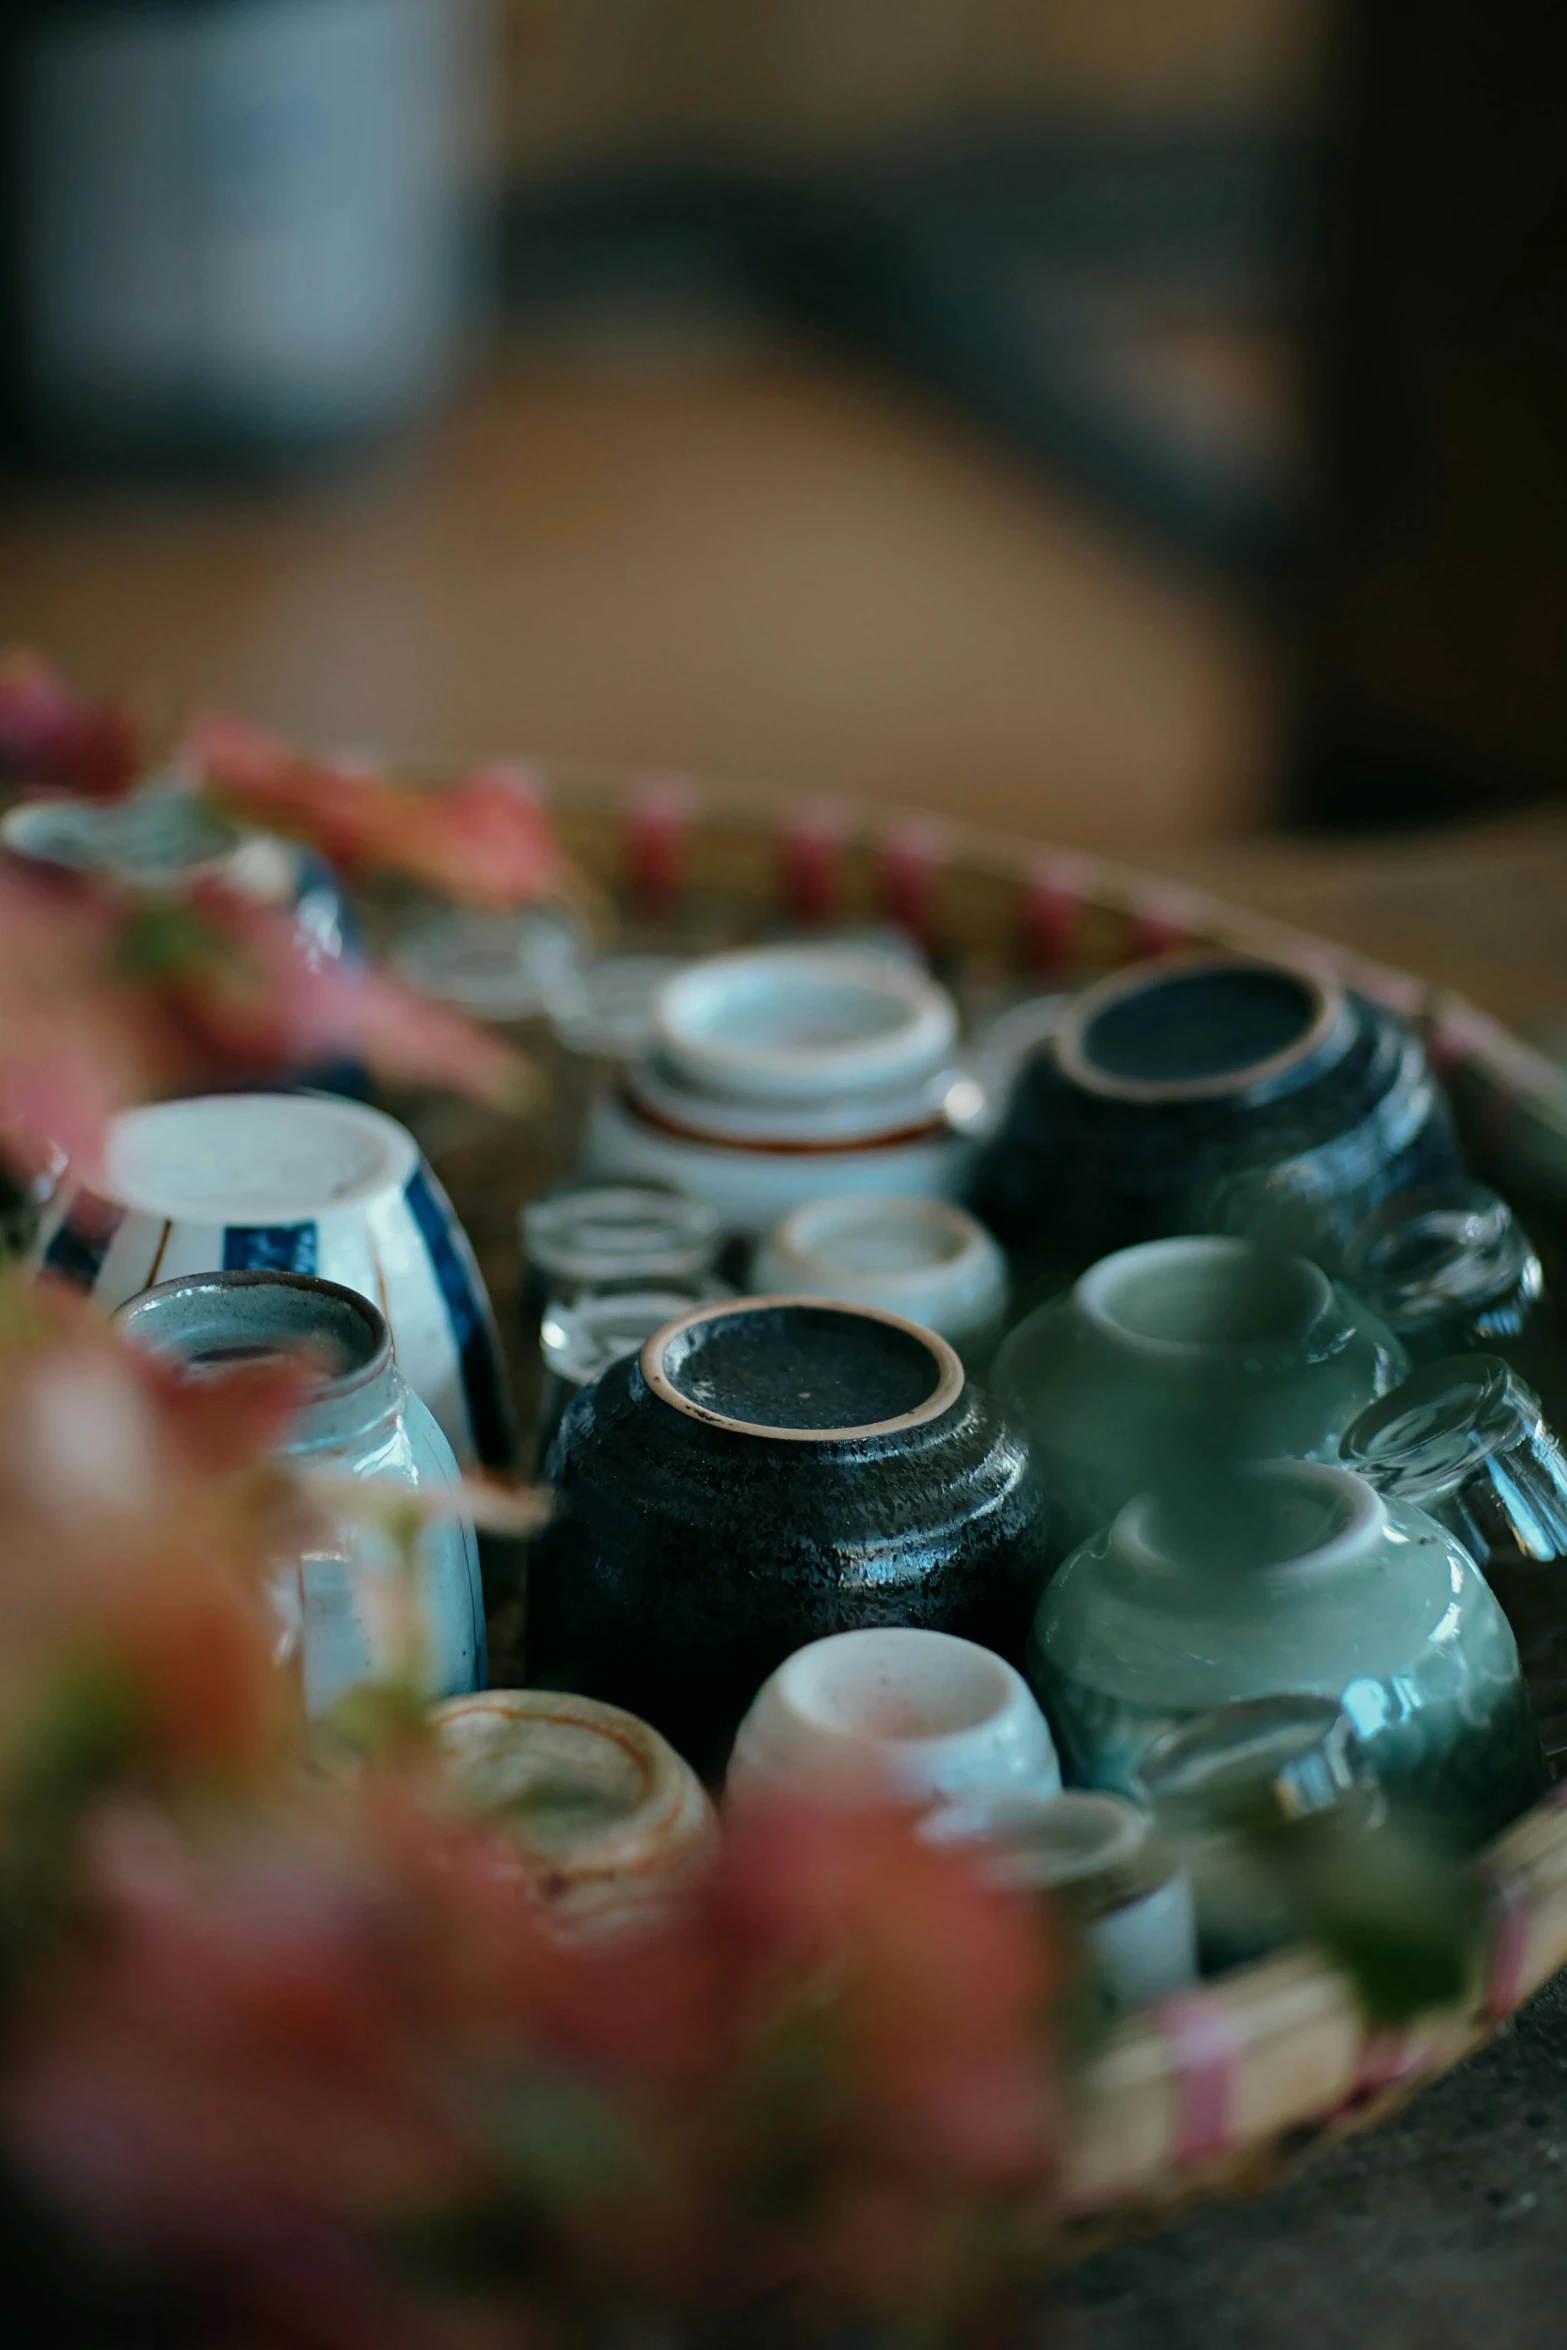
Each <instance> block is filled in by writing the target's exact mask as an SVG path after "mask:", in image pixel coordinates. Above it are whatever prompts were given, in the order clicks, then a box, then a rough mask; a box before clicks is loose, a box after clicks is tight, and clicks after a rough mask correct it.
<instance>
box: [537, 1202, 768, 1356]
mask: <svg viewBox="0 0 1567 2350" xmlns="http://www.w3.org/2000/svg"><path fill="white" fill-rule="evenodd" d="M519 1224H520V1228H521V1234H522V1257H523V1268H524V1270H523V1281H522V1302H521V1307H520V1335H521V1340H522V1344H523V1346H524V1347H525V1348H527V1349H528V1350H530V1351H531V1350H533V1349H535V1348H538V1347H539V1346H541V1345H542V1330H543V1322H544V1317H545V1313H546V1311H547V1309H548V1308H550V1307H551V1306H559V1305H571V1304H572V1303H574V1301H575V1300H576V1299H577V1298H579V1297H587V1296H591V1295H593V1294H594V1293H596V1292H600V1291H608V1290H615V1289H622V1290H647V1289H667V1288H670V1287H673V1288H675V1289H679V1290H684V1288H685V1287H686V1286H687V1284H689V1283H692V1282H698V1283H700V1282H702V1281H704V1280H706V1279H707V1277H708V1276H709V1275H710V1274H711V1272H712V1270H713V1266H714V1264H715V1262H716V1260H717V1257H718V1252H719V1250H720V1248H721V1247H722V1246H723V1239H724V1235H723V1228H722V1226H721V1225H720V1223H719V1220H718V1217H717V1215H716V1213H715V1212H714V1210H713V1209H712V1208H710V1207H709V1206H708V1205H707V1203H706V1201H705V1200H699V1199H693V1198H692V1197H691V1195H690V1194H689V1193H688V1192H683V1191H679V1190H677V1189H676V1188H675V1186H674V1185H673V1184H662V1183H576V1184H567V1185H563V1186H562V1187H561V1188H560V1189H559V1190H556V1191H551V1192H546V1193H545V1195H544V1197H543V1198H542V1199H536V1200H530V1201H529V1202H528V1205H527V1206H526V1207H525V1208H524V1209H523V1211H522V1214H521V1216H520V1218H519ZM717 1294H718V1295H719V1296H723V1295H724V1294H725V1292H724V1291H722V1290H720V1291H719V1292H718V1293H717Z"/></svg>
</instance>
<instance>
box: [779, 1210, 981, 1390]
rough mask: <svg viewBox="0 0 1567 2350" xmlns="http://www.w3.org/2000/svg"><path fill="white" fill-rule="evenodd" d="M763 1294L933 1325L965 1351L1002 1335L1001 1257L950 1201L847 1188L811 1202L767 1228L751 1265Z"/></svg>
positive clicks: (970, 1356) (969, 1356)
mask: <svg viewBox="0 0 1567 2350" xmlns="http://www.w3.org/2000/svg"><path fill="white" fill-rule="evenodd" d="M751 1279H752V1283H753V1286H754V1287H755V1288H756V1289H757V1290H758V1291H760V1292H764V1293H766V1294H767V1295H770V1296H780V1297H781V1296H790V1295H793V1296H796V1297H840V1298H844V1299H847V1300H848V1302H849V1303H850V1304H852V1305H862V1306H881V1307H883V1308H884V1309H885V1310H886V1311H887V1312H888V1313H891V1314H902V1315H903V1316H904V1317H905V1319H906V1320H908V1321H910V1322H923V1323H924V1325H925V1327H926V1328H927V1329H928V1330H936V1331H939V1332H940V1334H941V1336H942V1337H943V1338H948V1339H950V1340H951V1341H952V1344H953V1345H954V1346H955V1347H956V1348H957V1349H958V1352H959V1353H960V1354H961V1355H962V1356H963V1357H964V1359H965V1361H970V1362H972V1361H975V1360H978V1359H981V1358H983V1357H984V1356H985V1355H986V1354H988V1352H989V1350H990V1348H991V1347H992V1346H993V1344H994V1342H995V1340H996V1339H997V1338H999V1337H1000V1335H1001V1325H1002V1321H1003V1318H1004V1316H1005V1313H1006V1306H1007V1263H1006V1259H1005V1257H1004V1256H1003V1255H1002V1253H1001V1251H1000V1249H999V1248H998V1247H997V1246H996V1243H995V1241H994V1240H993V1239H992V1238H991V1236H990V1234H989V1233H988V1232H987V1231H986V1230H985V1227H984V1226H983V1224H979V1223H976V1221H975V1219H974V1218H973V1217H972V1216H971V1215H969V1214H968V1213H967V1211H966V1210H965V1209H963V1208H960V1207H957V1206H955V1205H954V1204H953V1202H952V1201H950V1200H935V1199H911V1198H906V1197H904V1198H900V1197H899V1196H897V1195H896V1194H893V1195H890V1196H889V1195H887V1194H884V1193H878V1192H870V1193H865V1194H859V1193H854V1192H851V1193H849V1194H848V1195H847V1196H846V1197H835V1198H830V1199H819V1200H813V1201H811V1202H810V1204H809V1205H808V1206H806V1207H803V1208H796V1209H795V1211H794V1214H793V1215H792V1216H786V1217H785V1218H784V1220H783V1222H782V1223H781V1224H780V1225H778V1226H777V1227H776V1229H775V1230H774V1231H772V1232H770V1233H769V1234H768V1236H767V1238H766V1239H765V1240H764V1241H763V1242H762V1244H761V1246H760V1248H758V1250H757V1252H756V1256H755V1258H754V1260H753V1263H752V1268H751Z"/></svg>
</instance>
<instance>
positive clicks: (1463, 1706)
mask: <svg viewBox="0 0 1567 2350" xmlns="http://www.w3.org/2000/svg"><path fill="white" fill-rule="evenodd" d="M1028 1673H1029V1678H1030V1680H1031V1681H1032V1682H1033V1685H1034V1687H1035V1689H1036V1691H1037V1692H1038V1694H1039V1697H1040V1699H1041V1702H1042V1703H1043V1705H1044V1707H1045V1711H1046V1713H1047V1714H1048V1715H1049V1717H1050V1720H1051V1723H1052V1726H1053V1727H1054V1730H1055V1733H1056V1738H1057V1741H1058V1743H1059V1745H1060V1747H1061V1752H1062V1758H1063V1763H1064V1766H1065V1768H1066V1771H1067V1774H1068V1776H1069V1777H1070V1778H1072V1779H1073V1780H1074V1781H1075V1782H1076V1783H1078V1784H1080V1785H1083V1786H1089V1787H1104V1788H1108V1789H1110V1790H1112V1791H1114V1792H1117V1793H1120V1794H1124V1795H1136V1794H1137V1792H1138V1774H1139V1771H1140V1769H1141V1766H1142V1762H1143V1758H1144V1756H1145V1755H1146V1754H1147V1752H1148V1750H1149V1748H1150V1747H1151V1746H1152V1744H1153V1742H1154V1740H1155V1739H1156V1738H1157V1737H1159V1736H1160V1735H1161V1734H1162V1733H1163V1732H1164V1731H1166V1730H1170V1729H1173V1728H1175V1727H1176V1726H1177V1725H1179V1724H1180V1723H1181V1722H1183V1721H1185V1720H1186V1719H1187V1718H1189V1717H1190V1716H1191V1715H1193V1714H1197V1713H1204V1712H1207V1711H1208V1710H1209V1709H1210V1708H1211V1707H1214V1706H1218V1705H1225V1704H1228V1703H1230V1702H1232V1701H1233V1700H1235V1699H1239V1698H1253V1697H1273V1696H1281V1695H1291V1694H1304V1695H1309V1696H1317V1697H1327V1698H1332V1699H1334V1700H1335V1701H1336V1702H1337V1703H1338V1704H1339V1705H1340V1706H1342V1708H1343V1710H1344V1711H1345V1713H1346V1714H1348V1716H1349V1718H1350V1720H1351V1722H1352V1723H1353V1724H1354V1726H1355V1729H1356V1730H1357V1732H1358V1733H1359V1736H1360V1739H1361V1741H1362V1743H1363V1745H1364V1747H1365V1749H1366V1752H1367V1755H1368V1757H1369V1759H1370V1762H1371V1765H1372V1768H1373V1770H1374V1771H1375V1772H1376V1774H1377V1777H1378V1778H1379V1780H1380V1781H1381V1784H1382V1786H1383V1787H1384V1788H1385V1789H1386V1791H1387V1793H1388V1795H1389V1796H1390V1797H1394V1796H1396V1797H1398V1798H1399V1799H1400V1800H1401V1801H1403V1802H1404V1803H1406V1804H1409V1805H1411V1806H1413V1807H1415V1808H1416V1809H1418V1810H1419V1811H1420V1813H1421V1814H1422V1815H1423V1816H1424V1817H1425V1818H1426V1819H1428V1820H1429V1821H1431V1822H1432V1823H1433V1824H1435V1825H1436V1826H1437V1827H1438V1828H1440V1829H1442V1830H1445V1831H1446V1832H1448V1833H1450V1834H1451V1835H1452V1837H1453V1838H1454V1840H1455V1841H1456V1842H1458V1843H1461V1844H1475V1843H1479V1842H1481V1841H1482V1840H1483V1839H1484V1838H1485V1837H1486V1836H1488V1835H1491V1834H1494V1833H1495V1832H1496V1831H1497V1830H1499V1829H1500V1828H1502V1827H1504V1826H1505V1825H1506V1823H1507V1822H1508V1821H1509V1820H1511V1819H1513V1818H1515V1817H1516V1816H1517V1814H1518V1813H1519V1812H1520V1811H1522V1810H1524V1809H1525V1808H1526V1807H1527V1806H1528V1805H1529V1804H1530V1803H1531V1802H1532V1801H1533V1800H1534V1798H1535V1797H1536V1795H1537V1794H1538V1793H1539V1791H1540V1788H1541V1785H1542V1775H1543V1766H1542V1758H1541V1754H1540V1742H1539V1737H1538V1734H1537V1732H1536V1730H1535V1727H1534V1721H1533V1717H1532V1715H1531V1714H1530V1711H1529V1705H1528V1700H1527V1698H1526V1696H1525V1694H1524V1687H1523V1682H1522V1679H1521V1677H1520V1673H1519V1666H1518V1651H1517V1648H1516V1647H1515V1645H1514V1642H1513V1636H1512V1633H1511V1632H1510V1630H1509V1629H1508V1625H1507V1619H1506V1617H1505V1616H1504V1615H1503V1613H1502V1610H1501V1607H1500V1606H1499V1605H1498V1603H1497V1601H1496V1599H1495V1598H1494V1596H1493V1595H1492V1593H1491V1592H1490V1591H1489V1590H1488V1589H1487V1588H1486V1585H1485V1582H1484V1580H1483V1578H1482V1577H1481V1575H1480V1573H1479V1570H1478V1569H1477V1568H1476V1567H1475V1565H1474V1562H1473V1561H1472V1560H1471V1559H1470V1558H1469V1556H1468V1554H1467V1552H1465V1551H1464V1550H1463V1548H1462V1547H1461V1545H1460V1544H1459V1543H1458V1542H1457V1541H1456V1540H1455V1539H1454V1538H1453V1536H1452V1535H1450V1534H1449V1533H1448V1532H1447V1531H1446V1529H1445V1528H1444V1527H1442V1526H1439V1525H1438V1524H1437V1522H1436V1521H1435V1519H1433V1518H1429V1517H1427V1516H1426V1514H1425V1513H1424V1511H1422V1510H1417V1509H1414V1508H1412V1507H1410V1506H1409V1505H1408V1504H1407V1503H1400V1502H1391V1503H1390V1502H1386V1501H1384V1500H1383V1498H1382V1496H1381V1495H1380V1494H1379V1493H1377V1492H1376V1490H1375V1489H1374V1487H1372V1486H1370V1485H1368V1484H1367V1483H1366V1481H1365V1480H1364V1478H1361V1477H1357V1476H1355V1475H1354V1474H1353V1473H1352V1472H1351V1471H1349V1470H1348V1469H1340V1468H1328V1467H1323V1466H1320V1465H1318V1464H1315V1463H1310V1462H1306V1461H1281V1462H1273V1463H1270V1464H1269V1465H1268V1466H1267V1467H1265V1468H1260V1469H1254V1470H1252V1471H1250V1472H1249V1473H1247V1474H1245V1475H1243V1476H1239V1477H1234V1478H1230V1479H1216V1480H1213V1481H1211V1482H1210V1484H1209V1485H1208V1487H1207V1489H1206V1490H1205V1491H1202V1490H1198V1489H1197V1488H1195V1487H1193V1488H1189V1489H1187V1490H1186V1491H1185V1492H1183V1493H1181V1494H1180V1495H1179V1496H1178V1497H1169V1496H1166V1497H1158V1496H1155V1495H1152V1494H1145V1495H1143V1496H1142V1497H1141V1498H1140V1499H1139V1500H1137V1501H1133V1502H1129V1503H1128V1504H1127V1506H1126V1508H1125V1509H1124V1510H1122V1511H1121V1513H1120V1515H1119V1516H1118V1517H1117V1518H1116V1520H1115V1521H1114V1523H1113V1524H1112V1525H1110V1526H1107V1527H1106V1528H1105V1529H1104V1530H1103V1532H1102V1533H1100V1534H1097V1535H1095V1536H1094V1537H1093V1539H1092V1540H1091V1541H1089V1542H1086V1543H1084V1544H1083V1545H1082V1546H1081V1548H1079V1549H1078V1550H1076V1551H1074V1552H1073V1554H1072V1556H1071V1557H1070V1558H1069V1559H1068V1560H1067V1561H1066V1564H1065V1565H1064V1566H1063V1567H1062V1568H1061V1569H1060V1571H1059V1572H1058V1573H1057V1574H1056V1575H1055V1576H1054V1578H1053V1579H1052V1580H1051V1582H1050V1583H1049V1584H1048V1585H1047V1586H1046V1589H1045V1592H1044V1596H1043V1598H1042V1599H1041V1601H1040V1606H1039V1612H1038V1614H1037V1616H1036V1618H1035V1621H1034V1629H1033V1634H1032V1636H1031V1639H1030V1643H1029V1652H1028Z"/></svg>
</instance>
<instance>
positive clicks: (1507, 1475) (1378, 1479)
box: [1342, 1354, 1567, 1778]
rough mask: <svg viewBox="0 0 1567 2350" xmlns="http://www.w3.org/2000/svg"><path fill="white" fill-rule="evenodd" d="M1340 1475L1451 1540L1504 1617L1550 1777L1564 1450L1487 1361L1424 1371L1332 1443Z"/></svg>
mask: <svg viewBox="0 0 1567 2350" xmlns="http://www.w3.org/2000/svg"><path fill="white" fill-rule="evenodd" d="M1342 1449H1343V1456H1344V1459H1345V1462H1346V1463H1347V1464H1348V1466H1350V1467H1351V1468H1354V1469H1358V1470H1359V1472H1360V1474H1361V1475H1362V1476H1363V1477H1365V1478H1366V1479H1367V1481H1368V1482H1369V1483H1371V1484H1373V1485H1375V1486H1377V1487H1378V1489H1379V1490H1380V1491H1381V1492H1382V1493H1384V1494H1386V1495H1389V1496H1391V1497H1393V1498H1396V1499H1398V1500H1402V1501H1409V1502H1413V1503H1415V1504H1416V1506H1417V1507H1418V1508H1420V1509H1423V1510H1425V1511H1426V1512H1427V1514H1428V1515H1429V1516H1431V1517H1434V1518H1436V1519H1438V1520H1439V1521H1440V1522H1441V1524H1443V1525H1444V1526H1446V1527H1447V1528H1448V1529H1449V1531H1450V1532H1451V1533H1453V1534H1456V1535H1457V1537H1458V1539H1459V1541H1460V1542H1461V1543H1462V1544H1463V1546H1464V1548H1465V1549H1466V1550H1467V1551H1468V1552H1469V1555H1470V1557H1471V1558H1472V1559H1473V1560H1474V1561H1475V1564H1476V1565H1477V1566H1478V1567H1479V1568H1480V1570H1481V1572H1482V1574H1483V1575H1484V1576H1485V1578H1486V1581H1487V1582H1488V1583H1489V1584H1490V1585H1491V1588H1492V1590H1493V1591H1494V1592H1495V1593H1496V1596H1497V1598H1498V1599H1499V1600H1500V1601H1501V1603H1502V1606H1503V1607H1504V1609H1505V1610H1506V1612H1507V1618H1508V1621H1509V1623H1510V1624H1511V1625H1512V1628H1513V1636H1514V1638H1515V1639H1516V1641H1517V1643H1518V1657H1519V1662H1520V1664H1521V1665H1522V1667H1523V1674H1524V1681H1525V1684H1526V1686H1527V1688H1528V1691H1529V1697H1530V1701H1531V1703H1532V1704H1533V1707H1534V1712H1535V1718H1536V1720H1537V1721H1538V1723H1539V1725H1540V1735H1541V1739H1542V1742H1543V1744H1544V1747H1545V1753H1546V1759H1547V1761H1548V1762H1549V1763H1550V1765H1551V1774H1552V1776H1553V1778H1554V1777H1558V1776H1560V1774H1561V1770H1562V1766H1563V1763H1564V1761H1567V1453H1564V1451H1563V1448H1562V1445H1561V1442H1560V1440H1559V1439H1558V1437H1557V1436H1556V1435H1555V1434H1554V1432H1553V1431H1552V1429H1551V1428H1550V1427H1549V1426H1548V1424H1547V1422H1546V1420H1545V1418H1544V1415H1543V1414H1542V1412H1541V1409H1540V1403H1539V1398H1538V1397H1537V1396H1536V1395H1535V1393H1534V1391H1533V1389H1532V1388H1530V1387H1528V1386H1526V1385H1525V1383H1524V1381H1523V1380H1522V1379H1520V1378H1519V1377H1518V1374H1517V1373H1516V1372H1515V1371H1513V1370H1512V1369H1511V1368H1510V1367H1509V1366H1508V1364H1506V1363H1505V1362H1503V1360H1502V1359H1501V1357H1500V1356H1499V1355H1490V1354H1460V1355H1452V1356H1449V1357H1447V1358H1445V1359H1444V1360H1442V1361H1439V1362H1434V1363H1426V1364H1423V1365H1422V1366H1421V1368H1420V1369H1419V1370H1417V1371H1416V1372H1415V1373H1414V1374H1413V1376H1412V1377H1410V1378H1409V1379H1407V1380H1406V1381H1405V1382H1404V1384H1403V1385H1402V1386H1401V1387H1397V1388H1395V1389H1394V1390H1393V1392H1392V1393H1391V1394H1390V1395H1385V1396H1383V1397H1381V1398H1380V1400H1379V1401H1378V1402H1376V1403H1374V1404H1371V1405H1369V1406H1368V1407H1367V1409H1366V1410H1365V1411H1363V1412H1362V1413H1361V1414H1360V1415H1359V1417H1358V1418H1357V1419H1356V1420H1355V1421H1354V1422H1353V1423H1352V1424H1351V1426H1350V1427H1349V1429H1348V1430H1347V1432H1346V1434H1345V1437H1344V1440H1343V1448H1342Z"/></svg>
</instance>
